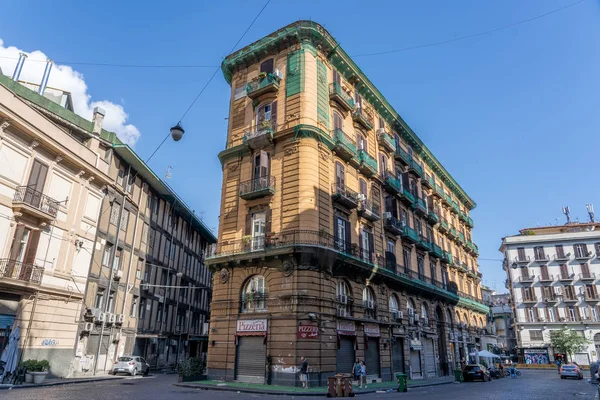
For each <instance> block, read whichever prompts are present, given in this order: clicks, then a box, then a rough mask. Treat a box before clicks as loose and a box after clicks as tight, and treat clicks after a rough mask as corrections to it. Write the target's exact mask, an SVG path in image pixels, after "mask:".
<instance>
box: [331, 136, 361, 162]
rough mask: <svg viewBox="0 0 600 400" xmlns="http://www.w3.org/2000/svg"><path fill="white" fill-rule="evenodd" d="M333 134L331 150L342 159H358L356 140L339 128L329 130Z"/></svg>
mask: <svg viewBox="0 0 600 400" xmlns="http://www.w3.org/2000/svg"><path fill="white" fill-rule="evenodd" d="M331 133H332V136H333V143H334V147H333V150H334V151H335V152H336V154H337V155H339V156H340V158H342V159H343V160H344V161H350V160H352V159H354V160H357V161H358V152H357V151H356V142H355V140H354V139H353V138H351V137H350V136H348V135H346V133H345V132H344V131H343V130H341V129H339V128H338V129H334V130H333V131H331Z"/></svg>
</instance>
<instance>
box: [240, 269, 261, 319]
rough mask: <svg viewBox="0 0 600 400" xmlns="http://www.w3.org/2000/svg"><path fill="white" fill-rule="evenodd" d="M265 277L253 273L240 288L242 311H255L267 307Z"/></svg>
mask: <svg viewBox="0 0 600 400" xmlns="http://www.w3.org/2000/svg"><path fill="white" fill-rule="evenodd" d="M266 289H267V288H266V284H265V278H264V276H261V275H254V276H253V277H251V278H249V279H248V280H247V281H246V284H245V285H244V289H243V290H242V312H257V311H264V310H266V309H267V303H266V301H265V300H266V299H267V290H266Z"/></svg>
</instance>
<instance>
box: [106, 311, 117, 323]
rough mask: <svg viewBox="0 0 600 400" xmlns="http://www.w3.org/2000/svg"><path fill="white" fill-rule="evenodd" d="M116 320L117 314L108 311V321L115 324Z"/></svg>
mask: <svg viewBox="0 0 600 400" xmlns="http://www.w3.org/2000/svg"><path fill="white" fill-rule="evenodd" d="M116 320H117V316H116V315H115V314H111V313H108V316H107V318H106V322H107V323H109V324H114V323H115V321H116Z"/></svg>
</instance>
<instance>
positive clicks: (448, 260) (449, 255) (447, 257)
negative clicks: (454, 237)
mask: <svg viewBox="0 0 600 400" xmlns="http://www.w3.org/2000/svg"><path fill="white" fill-rule="evenodd" d="M442 260H443V261H444V262H446V263H448V264H452V253H449V252H447V251H444V253H443V256H442Z"/></svg>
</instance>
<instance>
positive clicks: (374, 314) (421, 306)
mask: <svg viewBox="0 0 600 400" xmlns="http://www.w3.org/2000/svg"><path fill="white" fill-rule="evenodd" d="M222 69H223V73H224V75H225V78H226V80H227V81H228V82H229V83H230V85H231V104H230V116H229V130H228V138H227V148H226V149H225V150H223V151H222V152H221V153H220V154H219V158H220V160H221V162H222V165H223V186H222V202H221V216H220V227H219V235H218V239H219V241H218V245H217V247H216V251H215V253H214V254H213V255H212V256H211V257H210V258H209V259H208V260H207V262H208V263H209V264H210V266H211V268H212V269H213V272H216V273H215V277H214V282H213V285H214V291H213V298H212V303H211V325H210V336H209V342H210V345H209V352H208V373H209V377H211V378H214V379H225V380H238V381H251V382H260V383H273V384H286V385H296V384H298V382H297V379H298V374H297V366H298V365H299V364H300V361H299V360H300V357H301V356H305V357H307V358H308V360H309V363H310V365H311V369H310V375H311V382H313V384H325V383H326V378H327V376H331V375H333V374H335V373H339V372H344V373H349V372H351V369H352V365H353V363H354V360H355V359H356V358H359V359H361V360H364V361H366V363H367V370H368V375H369V379H371V380H390V379H392V378H393V377H394V376H395V373H398V372H405V373H407V374H409V377H411V378H412V379H429V378H434V377H437V376H442V375H448V374H451V371H452V368H453V366H454V365H456V364H457V363H458V362H459V361H460V360H461V359H466V358H467V357H468V354H469V353H470V352H472V351H474V350H475V349H477V348H480V335H481V333H482V332H483V329H484V328H485V324H486V314H487V312H488V308H487V306H485V305H483V304H482V303H481V290H480V282H481V274H480V273H479V272H478V269H477V246H476V245H475V244H474V243H473V241H472V238H471V229H472V227H473V220H472V219H471V217H470V216H469V213H470V211H471V210H472V209H473V208H474V207H475V203H474V202H473V201H472V200H471V199H470V198H469V197H468V195H467V194H466V193H465V192H464V191H463V189H462V188H461V187H460V186H459V185H458V184H457V183H456V182H455V181H454V179H453V178H452V177H451V176H450V174H449V173H448V172H447V171H446V170H445V169H444V168H443V166H442V165H441V164H440V163H439V161H438V160H437V159H436V158H435V157H434V156H433V155H432V154H431V152H430V151H429V150H428V149H427V147H426V146H425V145H424V144H423V143H422V142H421V141H420V139H419V138H418V137H417V136H416V134H415V133H414V132H413V131H412V130H411V129H410V127H408V125H406V123H405V122H404V121H403V120H402V118H401V117H400V116H399V115H398V113H397V112H396V111H395V110H394V109H393V108H392V107H391V105H390V104H389V103H388V102H387V101H386V100H385V98H384V97H383V95H382V94H381V93H380V92H379V91H378V90H377V89H376V88H375V87H374V86H373V84H372V83H371V82H370V81H369V80H368V78H367V77H366V76H364V74H363V73H362V72H361V71H360V69H359V68H358V67H357V66H356V64H354V62H353V61H352V60H351V59H350V57H349V56H348V55H347V54H346V53H345V52H344V50H343V49H342V48H341V47H340V46H339V44H338V43H337V42H336V41H335V39H333V37H331V35H330V34H329V33H328V32H327V31H326V30H325V29H323V28H322V27H321V26H320V25H318V24H316V23H314V22H308V21H300V22H297V23H294V24H292V25H289V26H287V27H285V28H282V29H281V30H279V31H277V32H275V33H273V34H271V35H269V36H267V37H265V38H263V39H261V40H259V41H257V42H255V43H253V44H251V45H249V46H247V47H245V48H244V49H242V50H240V51H238V52H236V53H234V54H232V55H230V56H228V57H227V58H226V59H225V61H224V62H223V65H222ZM251 349H252V351H250V350H251ZM265 365H266V368H265Z"/></svg>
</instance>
